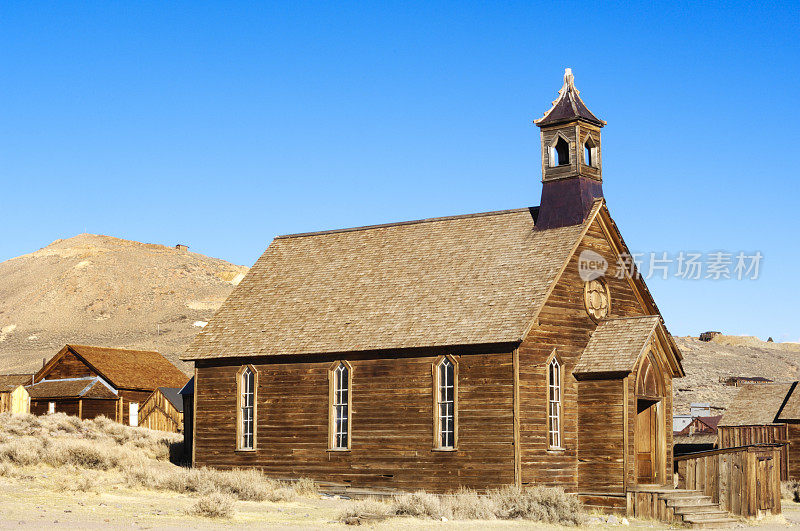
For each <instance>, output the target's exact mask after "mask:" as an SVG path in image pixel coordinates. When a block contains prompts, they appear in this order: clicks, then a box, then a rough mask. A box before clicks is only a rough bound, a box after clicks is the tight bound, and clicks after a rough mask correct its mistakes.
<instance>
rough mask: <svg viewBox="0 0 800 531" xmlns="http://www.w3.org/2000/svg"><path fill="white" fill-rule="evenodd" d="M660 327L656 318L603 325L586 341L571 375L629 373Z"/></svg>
mask: <svg viewBox="0 0 800 531" xmlns="http://www.w3.org/2000/svg"><path fill="white" fill-rule="evenodd" d="M660 323H661V318H660V317H659V316H657V315H648V316H643V317H621V318H617V319H608V320H606V321H603V322H602V323H600V324H599V325H598V326H597V328H596V329H595V331H594V333H593V334H592V337H591V338H590V339H589V343H588V344H587V345H586V348H585V349H584V351H583V354H582V355H581V359H580V360H579V361H578V364H577V365H576V366H575V370H574V371H573V372H575V373H576V374H579V373H587V372H598V373H602V372H630V371H632V370H633V367H634V365H635V364H636V360H638V359H639V355H640V354H641V353H642V351H643V350H644V348H645V347H646V346H647V344H648V341H649V340H650V338H651V337H652V335H653V333H654V332H655V330H656V327H657V326H659V324H660Z"/></svg>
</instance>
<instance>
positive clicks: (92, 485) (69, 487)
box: [55, 470, 100, 492]
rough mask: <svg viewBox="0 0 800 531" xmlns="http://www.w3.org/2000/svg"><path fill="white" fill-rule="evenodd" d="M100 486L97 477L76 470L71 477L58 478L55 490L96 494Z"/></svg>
mask: <svg viewBox="0 0 800 531" xmlns="http://www.w3.org/2000/svg"><path fill="white" fill-rule="evenodd" d="M99 484H100V482H99V481H98V479H97V477H96V476H94V475H93V474H92V473H90V472H87V471H81V470H75V471H74V473H73V474H72V475H70V476H66V477H64V476H62V477H59V478H57V479H56V484H55V489H56V490H59V491H69V492H94V491H95V490H96V489H97V487H98V486H99Z"/></svg>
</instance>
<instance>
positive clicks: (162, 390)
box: [139, 387, 183, 433]
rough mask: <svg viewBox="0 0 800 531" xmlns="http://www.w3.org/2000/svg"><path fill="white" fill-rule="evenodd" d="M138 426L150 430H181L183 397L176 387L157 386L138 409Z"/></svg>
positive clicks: (176, 431) (174, 431) (175, 431)
mask: <svg viewBox="0 0 800 531" xmlns="http://www.w3.org/2000/svg"><path fill="white" fill-rule="evenodd" d="M139 426H142V427H144V428H150V429H151V430H160V431H171V432H173V433H178V432H180V431H182V430H183V397H181V395H180V389H178V388H177V387H159V388H158V389H156V390H155V391H153V393H152V394H151V395H150V396H149V397H148V398H147V400H145V401H144V403H143V404H142V407H141V409H140V410H139Z"/></svg>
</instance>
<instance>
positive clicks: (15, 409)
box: [0, 374, 33, 415]
mask: <svg viewBox="0 0 800 531" xmlns="http://www.w3.org/2000/svg"><path fill="white" fill-rule="evenodd" d="M32 377H33V375H32V374H0V413H12V414H14V415H19V414H22V413H29V412H30V409H31V398H30V396H29V395H28V391H27V390H26V389H25V385H26V384H29V383H31V381H32Z"/></svg>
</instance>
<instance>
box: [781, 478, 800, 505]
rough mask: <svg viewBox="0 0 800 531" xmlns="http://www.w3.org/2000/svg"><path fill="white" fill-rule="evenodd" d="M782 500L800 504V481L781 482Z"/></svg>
mask: <svg viewBox="0 0 800 531" xmlns="http://www.w3.org/2000/svg"><path fill="white" fill-rule="evenodd" d="M781 498H783V499H784V500H792V501H793V502H796V503H800V481H797V480H795V479H790V480H789V481H782V482H781Z"/></svg>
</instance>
